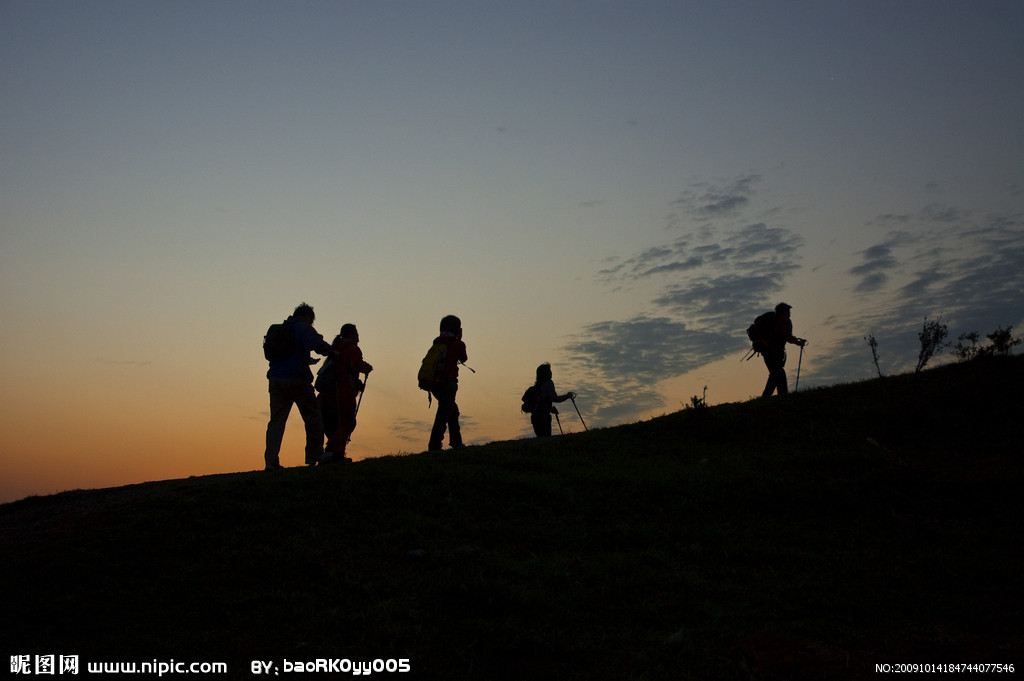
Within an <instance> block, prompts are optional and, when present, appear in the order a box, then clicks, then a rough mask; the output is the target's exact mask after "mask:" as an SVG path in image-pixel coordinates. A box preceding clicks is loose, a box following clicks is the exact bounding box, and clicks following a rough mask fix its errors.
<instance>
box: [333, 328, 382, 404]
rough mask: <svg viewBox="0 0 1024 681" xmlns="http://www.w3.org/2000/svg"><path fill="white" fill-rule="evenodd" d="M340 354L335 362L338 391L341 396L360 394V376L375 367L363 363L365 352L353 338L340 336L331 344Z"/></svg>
mask: <svg viewBox="0 0 1024 681" xmlns="http://www.w3.org/2000/svg"><path fill="white" fill-rule="evenodd" d="M331 347H332V348H334V350H335V351H337V353H338V358H337V359H336V360H335V362H336V363H337V367H338V391H339V392H340V393H341V394H355V393H357V392H359V374H365V373H368V372H369V371H370V370H371V369H372V368H373V367H371V366H370V365H369V364H367V363H366V362H365V361H363V351H362V350H361V349H360V348H359V343H358V342H357V341H355V340H354V339H352V338H342V337H341V336H338V337H337V338H335V339H334V342H333V343H332V344H331Z"/></svg>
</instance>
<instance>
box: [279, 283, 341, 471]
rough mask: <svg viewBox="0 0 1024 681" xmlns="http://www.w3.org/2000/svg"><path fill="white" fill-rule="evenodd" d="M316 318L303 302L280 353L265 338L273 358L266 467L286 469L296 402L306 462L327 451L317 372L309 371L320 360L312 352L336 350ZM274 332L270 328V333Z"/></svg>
mask: <svg viewBox="0 0 1024 681" xmlns="http://www.w3.org/2000/svg"><path fill="white" fill-rule="evenodd" d="M315 319H316V315H315V314H314V312H313V308H312V307H311V306H310V305H308V304H306V303H301V304H300V305H299V306H298V307H296V308H295V311H294V312H293V313H292V315H291V316H290V317H288V319H286V320H285V321H284V327H285V328H286V329H287V333H284V334H283V339H284V348H283V349H282V350H281V351H280V354H276V353H273V352H269V351H268V349H267V346H266V342H267V340H266V339H264V354H265V355H267V356H268V358H269V361H270V369H269V370H268V371H267V383H268V386H269V387H268V391H269V392H270V421H269V422H268V423H267V448H266V450H265V451H264V453H263V460H264V463H265V465H266V468H265V469H264V470H268V471H272V470H278V469H280V468H284V466H282V465H281V460H280V453H281V440H282V439H283V438H284V429H285V425H286V423H287V421H288V414H289V413H290V412H291V410H292V405H293V404H294V405H296V406H297V407H298V408H299V415H301V416H302V421H303V423H304V424H305V426H306V465H313V464H315V463H316V461H317V459H319V458H320V457H322V456H323V454H324V425H323V420H322V418H321V416H320V406H319V405H318V404H317V401H316V393H314V392H313V372H312V371H310V370H309V367H310V365H311V364H316V363H317V362H319V361H320V360H319V359H312V358H311V357H310V356H309V353H310V352H316V353H318V354H320V355H323V356H325V357H331V356H333V355H335V354H336V353H335V351H334V350H333V349H332V348H331V346H330V345H329V344H328V343H327V341H325V340H324V337H323V336H321V335H320V334H319V333H317V332H316V329H314V328H313V321H314V320H315ZM270 335H271V333H270V331H268V333H267V336H268V337H269V336H270Z"/></svg>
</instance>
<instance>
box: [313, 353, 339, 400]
mask: <svg viewBox="0 0 1024 681" xmlns="http://www.w3.org/2000/svg"><path fill="white" fill-rule="evenodd" d="M338 378H339V377H338V363H337V362H335V361H334V358H333V357H328V358H327V361H325V362H324V364H323V366H321V367H320V369H319V370H318V371H317V372H316V382H315V383H313V387H314V388H316V390H317V392H321V393H323V392H327V391H329V390H334V389H335V388H337V387H338Z"/></svg>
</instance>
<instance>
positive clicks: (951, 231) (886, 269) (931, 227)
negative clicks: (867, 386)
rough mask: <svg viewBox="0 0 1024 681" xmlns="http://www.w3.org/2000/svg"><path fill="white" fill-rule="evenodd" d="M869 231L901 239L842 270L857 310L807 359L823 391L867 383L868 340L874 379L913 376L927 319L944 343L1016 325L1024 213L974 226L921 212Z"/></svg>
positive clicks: (1022, 294) (942, 210)
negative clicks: (945, 333)
mask: <svg viewBox="0 0 1024 681" xmlns="http://www.w3.org/2000/svg"><path fill="white" fill-rule="evenodd" d="M869 224H870V225H875V226H890V225H894V224H898V225H899V226H900V230H898V231H893V232H890V233H889V234H887V235H886V238H885V239H883V240H882V241H880V242H879V243H878V244H876V245H874V246H871V247H870V248H868V249H866V250H864V251H862V252H861V255H862V263H861V264H860V265H858V266H856V267H854V268H852V269H851V270H849V274H850V275H851V276H853V277H855V278H857V279H858V282H857V284H856V285H855V287H854V292H855V293H856V294H858V300H857V302H858V303H859V305H858V306H857V307H851V309H850V310H849V311H846V312H844V314H843V316H842V317H841V318H840V317H837V318H835V319H833V320H831V321H830V322H829V324H830V325H831V326H832V327H833V328H834V329H835V330H836V331H838V332H839V333H840V338H839V340H838V341H837V342H836V344H835V346H834V347H832V348H831V349H830V350H829V351H828V352H827V354H825V355H823V356H820V357H818V358H816V360H815V366H816V367H817V368H816V373H817V374H818V377H819V379H820V380H821V381H822V382H823V383H834V382H838V381H849V380H853V379H855V378H865V377H868V376H870V375H871V373H872V372H873V371H874V367H873V365H872V364H871V356H870V350H868V349H867V345H866V344H865V343H864V341H863V338H864V336H866V335H867V334H869V333H870V334H872V335H874V336H875V337H876V338H877V339H878V342H879V352H880V353H881V355H882V362H881V364H882V369H883V371H886V372H890V373H892V372H899V371H906V370H909V369H911V368H913V365H914V363H915V361H916V357H917V351H918V349H919V347H920V345H919V341H918V338H917V333H918V331H920V328H921V324H922V322H923V320H924V319H925V318H926V317H927V318H930V319H937V318H940V317H941V318H942V319H943V321H944V322H945V323H946V324H947V325H948V326H949V336H950V338H951V339H955V338H956V337H958V336H959V335H960V334H961V333H966V332H971V331H978V332H980V333H982V334H984V333H987V332H989V331H992V330H993V329H995V328H996V327H998V326H1007V325H1011V326H1012V325H1019V324H1021V323H1022V322H1024V213H1013V212H1008V213H992V214H989V215H986V216H984V217H980V218H979V217H976V216H975V213H974V212H973V211H970V210H964V209H961V208H957V207H950V206H939V205H937V204H930V205H928V206H925V207H924V208H922V209H921V210H919V211H917V212H916V213H914V214H912V215H908V216H906V219H902V218H901V219H899V220H893V219H891V216H882V217H881V218H876V219H875V220H873V221H871V222H870V223H869ZM858 309H860V310H862V311H858ZM937 359H938V360H939V361H941V358H937Z"/></svg>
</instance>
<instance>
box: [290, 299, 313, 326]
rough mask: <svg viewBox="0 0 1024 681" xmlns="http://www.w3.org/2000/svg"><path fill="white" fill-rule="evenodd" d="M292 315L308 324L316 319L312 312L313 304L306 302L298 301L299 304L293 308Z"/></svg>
mask: <svg viewBox="0 0 1024 681" xmlns="http://www.w3.org/2000/svg"><path fill="white" fill-rule="evenodd" d="M292 316H294V317H298V318H299V319H302V320H303V321H305V322H308V323H309V324H312V323H313V321H314V320H315V319H316V315H315V314H314V313H313V306H312V305H309V304H308V303H299V306H298V307H297V308H295V312H293V313H292Z"/></svg>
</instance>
